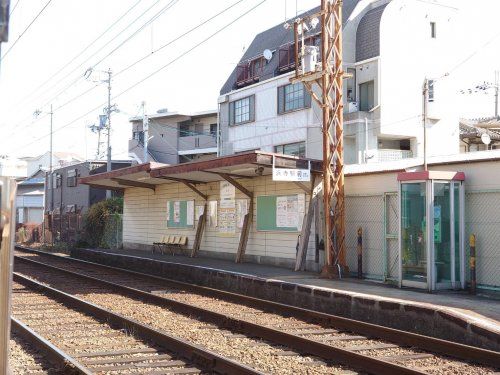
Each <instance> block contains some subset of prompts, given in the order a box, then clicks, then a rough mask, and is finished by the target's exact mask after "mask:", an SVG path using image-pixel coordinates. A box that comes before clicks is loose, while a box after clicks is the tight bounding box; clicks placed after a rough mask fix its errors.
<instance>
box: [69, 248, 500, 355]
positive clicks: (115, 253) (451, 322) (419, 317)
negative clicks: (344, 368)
mask: <svg viewBox="0 0 500 375" xmlns="http://www.w3.org/2000/svg"><path fill="white" fill-rule="evenodd" d="M71 255H72V256H74V257H76V258H80V259H84V260H88V261H93V262H98V263H102V264H107V265H111V266H116V267H122V268H127V269H130V270H134V271H138V272H144V273H149V274H152V275H156V276H161V277H166V278H171V279H175V280H178V281H184V282H190V283H195V284H199V285H203V286H208V287H212V288H217V289H223V290H226V291H230V292H235V293H245V294H247V295H249V296H253V297H256V298H263V299H269V300H272V301H275V302H281V303H286V304H290V305H294V306H298V307H303V308H307V309H312V310H316V311H320V312H325V313H331V314H336V315H339V316H344V317H348V318H352V319H357V320H361V321H365V322H369V323H374V324H380V325H385V326H388V327H392V328H397V329H403V330H407V331H411V332H415V333H420V334H425V335H429V336H434V337H438V338H442V339H446V340H452V341H456V342H461V343H464V344H469V345H475V346H479V347H484V348H488V349H494V350H500V299H499V297H498V296H495V295H487V296H486V295H481V294H479V295H476V296H472V295H469V294H468V293H467V292H466V291H456V292H451V291H440V292H435V293H432V294H431V293H427V292H423V291H420V290H416V289H415V290H413V289H408V288H405V289H399V288H396V287H394V286H390V285H386V284H382V283H377V282H372V281H365V280H358V279H354V278H346V279H342V280H325V279H320V278H319V277H318V274H316V273H312V272H294V271H292V270H289V269H284V268H279V267H273V266H266V265H259V264H253V263H239V264H237V263H234V262H232V261H228V260H220V259H212V258H202V257H200V258H189V257H186V256H179V255H175V256H172V255H162V254H152V253H149V252H145V251H142V250H109V249H107V250H96V249H74V250H73V251H72V254H71Z"/></svg>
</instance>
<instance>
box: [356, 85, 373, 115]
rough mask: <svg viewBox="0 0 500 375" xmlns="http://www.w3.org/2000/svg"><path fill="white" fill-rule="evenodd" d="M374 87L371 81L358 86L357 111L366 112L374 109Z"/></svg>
mask: <svg viewBox="0 0 500 375" xmlns="http://www.w3.org/2000/svg"><path fill="white" fill-rule="evenodd" d="M374 101H375V85H374V83H373V81H369V82H364V83H362V84H360V85H359V110H360V111H364V112H368V111H369V110H371V109H372V108H373V107H374Z"/></svg>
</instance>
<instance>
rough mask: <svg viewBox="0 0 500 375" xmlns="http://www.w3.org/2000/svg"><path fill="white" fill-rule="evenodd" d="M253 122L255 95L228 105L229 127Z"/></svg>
mask: <svg viewBox="0 0 500 375" xmlns="http://www.w3.org/2000/svg"><path fill="white" fill-rule="evenodd" d="M254 120H255V95H252V96H248V97H246V98H243V99H239V100H235V101H234V102H230V103H229V125H237V124H244V123H245V122H251V121H254Z"/></svg>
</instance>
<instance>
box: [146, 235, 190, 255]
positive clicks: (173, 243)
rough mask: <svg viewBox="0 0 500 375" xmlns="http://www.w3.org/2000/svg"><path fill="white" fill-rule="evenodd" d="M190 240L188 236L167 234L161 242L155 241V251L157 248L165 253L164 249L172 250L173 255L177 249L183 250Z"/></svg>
mask: <svg viewBox="0 0 500 375" xmlns="http://www.w3.org/2000/svg"><path fill="white" fill-rule="evenodd" d="M187 242H188V238H187V236H171V235H166V236H163V237H162V240H161V242H153V251H152V252H153V253H154V252H155V249H158V251H159V252H160V253H161V254H163V253H164V251H166V250H170V251H172V255H175V249H180V250H182V247H183V246H186V245H187Z"/></svg>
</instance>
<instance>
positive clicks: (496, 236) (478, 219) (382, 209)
mask: <svg viewBox="0 0 500 375" xmlns="http://www.w3.org/2000/svg"><path fill="white" fill-rule="evenodd" d="M345 207H346V250H347V264H348V266H349V270H350V272H351V273H352V274H356V273H357V270H358V260H357V231H358V228H362V230H363V276H364V277H366V278H368V279H376V280H381V281H385V282H391V283H397V282H398V278H399V240H398V231H399V202H398V194H397V193H396V192H389V193H385V194H379V195H357V196H346V198H345ZM471 234H475V235H476V251H477V254H476V274H477V284H478V287H482V288H487V289H495V290H500V191H476V192H467V193H466V194H465V233H464V235H465V249H466V251H465V252H466V254H465V259H464V261H465V265H466V275H465V276H466V280H467V281H469V280H470V270H469V236H470V235H471Z"/></svg>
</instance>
